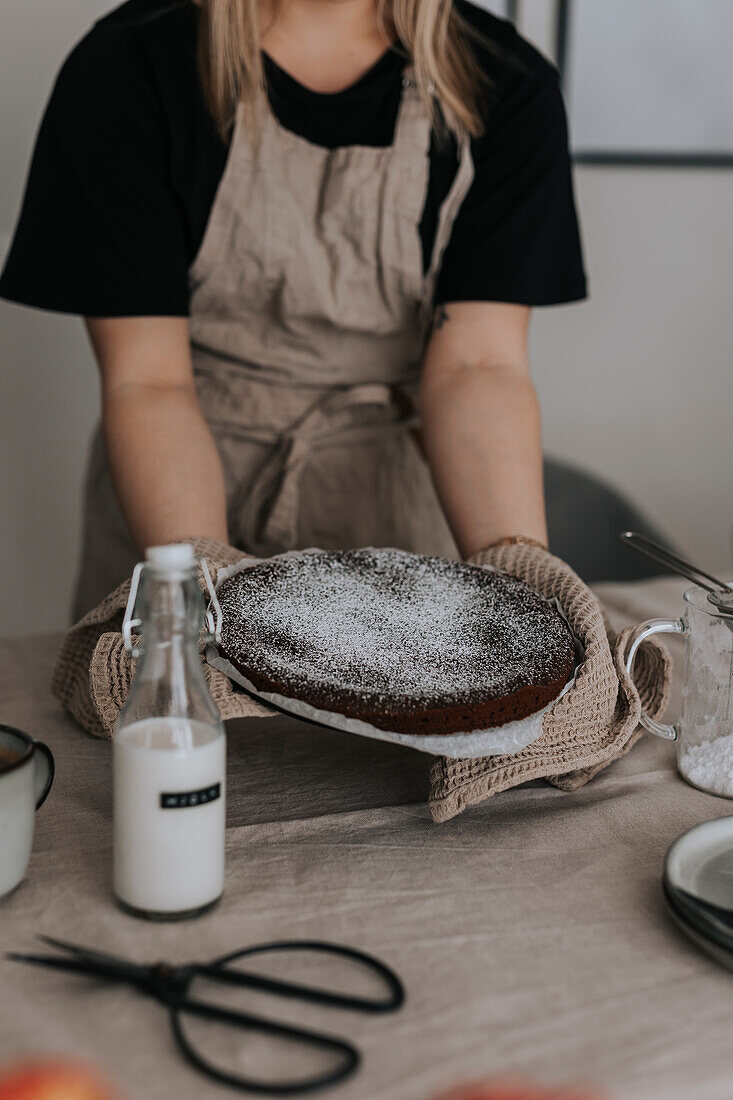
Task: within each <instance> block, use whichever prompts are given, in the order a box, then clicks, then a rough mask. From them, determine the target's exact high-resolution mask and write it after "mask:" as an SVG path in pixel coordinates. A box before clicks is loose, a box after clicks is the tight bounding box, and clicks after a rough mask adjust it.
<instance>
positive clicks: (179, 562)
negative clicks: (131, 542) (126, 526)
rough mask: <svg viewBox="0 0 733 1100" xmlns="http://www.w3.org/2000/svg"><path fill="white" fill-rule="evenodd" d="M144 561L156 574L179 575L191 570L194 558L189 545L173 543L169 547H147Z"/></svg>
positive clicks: (191, 547) (186, 543)
mask: <svg viewBox="0 0 733 1100" xmlns="http://www.w3.org/2000/svg"><path fill="white" fill-rule="evenodd" d="M145 560H146V562H147V563H148V565H150V566H152V568H153V569H154V570H155V572H156V573H181V572H184V571H185V570H187V569H190V568H191V566H192V565H193V564H194V561H195V558H194V553H193V546H191V544H190V543H188V542H175V543H171V544H170V545H169V546H148V548H147V549H146V551H145Z"/></svg>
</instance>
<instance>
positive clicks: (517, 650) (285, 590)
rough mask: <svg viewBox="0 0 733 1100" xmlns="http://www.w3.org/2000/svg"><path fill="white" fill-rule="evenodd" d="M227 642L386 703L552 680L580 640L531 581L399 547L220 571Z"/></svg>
mask: <svg viewBox="0 0 733 1100" xmlns="http://www.w3.org/2000/svg"><path fill="white" fill-rule="evenodd" d="M218 597H219V602H220V604H221V608H222V612H223V617H224V621H223V628H222V641H221V649H222V651H223V652H224V653H225V655H226V656H227V657H228V658H229V659H230V660H232V661H233V662H235V663H236V664H237V665H239V666H240V667H242V668H243V669H249V670H251V671H252V672H254V673H259V674H261V675H264V676H268V677H270V678H271V679H273V680H275V681H278V682H280V683H283V684H287V686H288V689H289V693H290V694H292V695H294V696H296V697H298V698H304V699H307V698H308V697H309V694H311V693H312V692H313V691H314V690H315V691H318V692H325V693H326V694H331V693H333V694H334V695H338V696H339V697H341V698H348V697H349V696H351V697H352V698H358V699H360V700H361V701H365V702H369V703H371V704H373V705H374V706H377V707H380V708H383V709H386V710H396V709H404V708H407V709H412V708H414V707H416V706H421V707H435V706H445V705H454V704H456V703H460V702H463V701H466V700H468V699H470V700H472V701H474V702H483V701H487V700H491V699H496V698H500V697H502V696H505V695H509V694H511V693H512V692H515V691H518V690H519V689H520V688H522V687H526V686H528V685H538V686H539V685H546V684H550V683H553V682H554V681H556V680H557V679H558V677H559V676H560V675H561V674H562V672H563V671H564V670H566V669H567V668H568V667H569V665H571V664H572V659H573V641H572V636H571V634H570V631H569V629H568V627H567V625H566V624H565V622H564V621H563V619H562V617H561V616H560V615H559V614H558V613H557V611H556V609H555V608H554V607H552V606H551V605H550V604H549V603H548V602H547V601H546V600H545V599H543V597H542V596H540V595H539V593H537V592H535V591H534V589H532V588H530V587H528V586H527V585H525V584H522V583H521V582H520V581H517V580H514V579H513V578H511V577H507V576H505V575H503V574H500V573H492V572H488V571H486V570H482V569H478V568H476V567H474V566H469V565H464V564H462V563H459V562H453V561H448V560H445V559H443V558H427V557H422V556H420V555H416V554H408V553H406V552H403V551H400V550H373V549H370V550H345V551H337V552H333V553H329V552H325V551H304V552H302V553H299V554H288V555H284V556H282V557H279V558H273V559H270V560H269V561H266V562H263V563H261V564H259V565H256V566H252V567H251V568H248V569H244V570H242V572H240V573H238V574H236V575H235V576H234V577H231V578H229V579H228V580H226V581H224V583H223V584H222V585H221V586H220V588H219V591H218Z"/></svg>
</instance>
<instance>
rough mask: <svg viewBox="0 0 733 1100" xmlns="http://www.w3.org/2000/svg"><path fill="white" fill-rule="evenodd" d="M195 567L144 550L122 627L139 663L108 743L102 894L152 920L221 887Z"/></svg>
mask: <svg viewBox="0 0 733 1100" xmlns="http://www.w3.org/2000/svg"><path fill="white" fill-rule="evenodd" d="M196 564H197V563H196V560H195V558H194V554H193V549H192V547H191V546H189V545H184V544H176V545H172V546H155V547H151V548H150V549H148V550H147V552H146V561H145V563H144V564H141V565H139V566H138V567H137V568H136V570H135V574H134V575H133V583H132V586H131V590H130V600H129V602H128V606H127V612H126V614H125V621H124V624H123V633H124V636H125V641H126V644H127V645H128V648H129V649H130V650H131V652H132V653H133V654H134V656H137V657H138V658H139V660H138V665H137V671H136V673H135V678H134V680H133V683H132V686H131V688H130V693H129V695H128V697H127V702H126V704H125V706H124V707H123V709H122V711H121V713H120V716H119V719H118V722H117V727H116V730H115V735H114V742H113V786H114V794H113V806H114V892H115V895H116V897H117V900H118V901H119V902H120V904H121V905H122V907H123V908H124V909H127V910H129V911H132V912H133V913H135V914H136V915H138V916H143V917H148V918H151V919H159V920H165V919H168V920H171V919H180V918H184V917H191V916H196V915H198V914H199V913H202V912H204V911H205V910H206V909H208V908H210V907H211V906H213V905H214V904H215V903H216V902H217V901H218V900H219V898H220V897H221V894H222V891H223V889H224V806H225V763H226V760H225V758H226V739H225V736H224V727H223V725H222V723H221V720H220V718H219V715H218V713H217V710H216V707H215V706H214V703H213V701H212V699H211V696H210V695H209V690H208V687H207V685H206V680H205V679H204V675H203V671H202V668H201V659H200V657H199V649H198V641H199V634H200V631H201V627H202V626H203V623H204V604H203V599H202V595H201V591H200V589H199V586H198V583H197V580H196ZM202 565H203V566H204V572H205V576H206V580H207V582H208V584H209V589H210V591H211V593H212V596H213V589H212V587H211V579H210V577H209V576H208V570H206V569H205V563H203V562H202ZM138 584H139V598H138V595H137V594H138ZM212 602H213V604H214V606H215V607H216V608H217V611H218V604H216V600H215V597H214V599H213V601H212ZM136 603H137V607H138V615H139V617H138V618H135V619H133V617H132V616H133V615H134V614H135V605H136ZM209 622H210V628H211V625H212V624H211V620H210V616H209ZM133 628H136V629H138V630H139V633H140V636H141V638H140V642H139V644H138V646H136V647H133V645H132V635H131V631H132V629H133Z"/></svg>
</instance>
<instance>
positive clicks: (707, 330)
mask: <svg viewBox="0 0 733 1100" xmlns="http://www.w3.org/2000/svg"><path fill="white" fill-rule="evenodd" d="M107 6H108V5H107V4H106V3H100V2H97V0H64V2H63V3H62V4H61V3H58V0H26V2H25V3H24V4H16V5H13V6H12V15H9V14H8V11H4V12H3V14H2V16H0V140H1V141H2V149H3V156H2V159H1V160H0V238H2V237H5V238H7V236H8V235H9V233H10V232H11V229H12V225H13V223H14V220H15V216H16V212H17V205H18V201H19V196H20V192H21V189H22V183H23V179H24V176H25V170H26V166H27V163H28V159H29V156H30V151H31V145H32V138H33V134H34V131H35V128H36V125H37V121H38V118H39V116H40V114H41V111H42V108H43V104H44V102H45V100H46V97H47V94H48V90H49V88H50V85H51V82H52V80H53V76H54V73H55V71H56V69H57V67H58V64H59V61H60V59H61V57H62V55H63V54H64V52H65V51H66V49H67V48H68V47H69V46H70V45H71V44H72V43H73V42H74V41H75V39H76V38H77V37H78V36H79V34H80V33H81V32H82V31H83V30H84V29H85V28H86V26H88V25H89V24H90V23H91V22H92V20H93V19H94V18H95V17H96V16H97V15H98V14H100V13H101V12H103V11H104V10H105V8H106V7H107ZM524 7H525V9H526V12H527V14H530V13H532V14H533V17H534V18H535V23H534V27H533V28H531V27H530V28H529V29H530V31H531V33H533V34H534V37H535V38H536V39H537V40H538V41H539V42H540V44H543V45H549V35H550V31H551V21H550V20H549V19H548V17H547V4H546V0H524ZM545 39H547V41H544V40H545ZM577 187H578V198H579V202H580V207H581V213H582V219H583V225H584V236H585V242H586V250H587V262H588V268H589V271H590V274H591V285H592V295H593V296H592V299H591V301H590V303H588V304H586V305H583V306H571V307H567V308H561V309H553V310H544V311H542V310H541V311H538V312H537V316H536V319H535V321H534V324H533V332H532V352H533V362H534V367H535V377H536V380H537V384H538V388H539V391H540V395H541V398H542V403H543V408H544V417H545V440H546V446H547V449H548V450H549V451H550V452H551V453H553V454H556V455H559V456H562V457H565V458H568V459H570V460H572V461H574V462H577V463H578V464H581V465H583V466H586V467H588V468H589V469H591V470H593V471H596V472H598V473H601V474H603V475H604V476H605V477H606V478H607V479H608V480H609V481H611V482H612V483H614V484H616V485H617V486H619V487H621V488H623V489H624V490H625V491H626V492H628V493H629V494H630V495H631V496H632V497H633V498H634V500H635V501H636V502H637V503H638V504H640V505H641V506H642V507H643V508H644V509H646V511H647V512H648V513H649V515H650V516H651V517H653V518H654V519H655V520H656V521H657V522H658V523H659V524H660V525H661V526H662V527H663V528H664V529H665V530H666V531H667V532H668V533H669V534H670V535H671V536H673V537H674V538H675V539H676V540H677V541H678V542H679V543H680V544H681V545H682V546H684V547H686V548H687V549H688V550H689V552H690V553H693V554H696V555H698V556H699V557H700V558H701V559H704V560H705V561H708V562H710V563H711V565H713V566H715V567H721V568H723V567H726V566H728V567H729V566H730V565H731V561H732V557H731V554H732V549H731V527H732V526H733V507H732V505H733V493H732V492H731V487H730V471H731V470H732V469H733V407H732V406H733V401H731V396H732V390H733V388H732V387H731V358H732V352H731V348H733V308H732V306H731V281H732V279H731V277H732V275H733V258H732V257H733V249H732V248H731V246H732V245H733V204H732V203H731V200H730V189H731V176H730V173H728V172H719V173H716V172H695V171H692V172H686V171H652V170H645V171H638V170H631V169H598V168H583V169H580V170H579V171H578V177H577ZM60 216H61V214H60ZM0 362H1V363H2V370H0V463H1V464H2V465H1V467H0V468H2V471H3V477H2V478H1V479H0V515H2V517H3V524H2V531H3V538H2V542H1V543H0V635H12V634H15V633H17V632H19V631H20V632H31V631H46V630H55V629H58V628H61V627H62V626H63V625H64V623H65V620H66V613H67V607H68V603H69V596H70V591H71V585H72V579H73V572H74V564H75V558H76V553H77V547H78V516H79V499H80V482H81V476H82V470H83V461H84V454H85V451H86V445H87V440H88V435H89V432H90V429H91V425H92V423H93V419H94V414H95V407H96V401H97V383H96V378H95V372H94V367H93V364H92V360H91V356H90V354H89V351H88V349H87V346H86V342H85V338H84V336H83V333H82V329H81V324H80V322H78V321H76V320H74V319H71V318H66V317H56V316H50V315H45V314H41V313H37V312H36V311H33V310H25V309H21V308H19V307H15V306H10V305H7V304H5V303H0Z"/></svg>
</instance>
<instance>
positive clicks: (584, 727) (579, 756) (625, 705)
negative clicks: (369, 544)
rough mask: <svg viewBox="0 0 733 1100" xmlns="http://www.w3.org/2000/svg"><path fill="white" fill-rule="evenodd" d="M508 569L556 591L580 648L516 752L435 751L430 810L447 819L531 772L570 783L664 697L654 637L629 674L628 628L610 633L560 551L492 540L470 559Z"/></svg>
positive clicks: (665, 666) (585, 775)
mask: <svg viewBox="0 0 733 1100" xmlns="http://www.w3.org/2000/svg"><path fill="white" fill-rule="evenodd" d="M469 560H470V561H471V563H472V564H474V565H481V566H488V567H491V568H494V569H498V570H500V571H501V572H504V573H509V574H511V575H512V576H514V577H518V578H519V580H522V581H525V582H526V583H527V584H530V585H532V587H533V588H536V589H537V590H538V591H539V592H541V593H542V595H543V596H545V597H547V598H548V599H552V598H557V600H558V601H559V603H560V606H561V607H562V608H563V610H564V612H565V614H566V615H567V618H568V621H569V623H570V625H571V627H572V628H573V630H574V631H575V633H576V634H577V635H578V637H579V638H580V640H581V642H582V643H583V645H584V647H585V659H584V661H583V663H582V665H581V666H580V667H579V669H578V671H577V673H576V678H575V684H574V685H573V687H572V688H571V689H570V690H569V691H568V692H567V693H566V694H565V695H563V696H562V698H560V699H558V701H557V702H556V703H555V705H554V706H553V707H551V708H550V710H549V711H548V712H547V714H546V715H545V718H544V719H543V723H542V726H543V733H542V736H541V737H540V738H538V740H537V741H534V742H533V743H532V744H531V745H528V746H527V748H525V749H522V751H521V752H518V753H513V754H511V755H506V756H487V757H483V758H481V759H477V760H448V759H446V758H445V757H436V759H435V762H434V764H433V767H432V771H431V793H430V813H431V815H432V817H433V820H434V821H447V820H448V819H449V818H451V817H454V816H455V815H456V814H459V813H461V811H462V810H464V809H466V807H468V806H472V805H474V804H475V803H477V802H483V801H484V800H485V799H486V798H489V797H490V796H491V795H494V794H498V793H499V792H500V791H505V790H507V789H509V788H510V787H516V786H518V785H519V784H520V783H526V782H528V780H530V779H539V778H544V779H547V780H549V782H551V783H554V784H555V786H557V787H561V788H562V789H563V790H569V791H572V790H575V789H577V788H578V787H581V786H582V785H583V784H584V783H587V782H588V780H589V779H592V778H593V776H594V775H596V773H597V772H599V771H600V770H601V769H602V768H605V767H606V765H607V764H610V763H611V761H612V760H615V759H616V758H617V757H618V756H621V755H623V753H625V752H627V751H628V750H629V749H630V748H631V746H632V745H633V743H634V742H635V741H636V740H637V738H638V737H639V736H640V734H641V730H640V728H639V717H640V714H641V708H642V706H643V707H644V709H645V710H646V711H647V712H648V713H649V714H650V715H652V717H658V716H659V715H660V714H661V713H662V712H663V710H664V708H665V706H666V704H667V699H668V697H669V680H670V661H669V656H668V654H667V651H666V650H665V649H664V647H663V646H662V645H660V644H659V643H658V642H657V641H656V640H655V639H649V640H648V641H647V642H645V643H644V644H643V645H642V646H641V647H640V648H639V651H638V653H637V656H636V661H635V665H634V681H632V680H631V679H630V677H629V676H628V674H627V672H626V669H625V666H624V653H625V650H626V645H627V642H628V638H629V635H630V634H631V632H632V629H633V628H632V627H629V628H627V629H626V630H624V631H622V632H621V633H620V634H619V635H618V636H615V634H614V632H613V631H612V630H611V628H610V625H609V623H608V621H607V619H606V616H605V614H604V612H603V608H602V607H601V605H600V603H599V601H598V600H597V598H596V597H595V596H594V595H593V593H592V592H591V591H590V589H589V588H588V587H587V585H585V584H584V583H583V582H582V581H581V579H580V577H578V575H577V574H576V573H574V572H573V570H572V569H571V568H570V566H569V565H566V563H565V562H563V561H561V560H560V559H559V558H556V557H554V556H553V555H552V554H550V553H548V552H547V551H546V550H542V549H540V548H539V547H535V546H523V545H512V546H498V547H492V548H491V549H489V550H484V551H482V552H481V553H479V554H476V555H474V556H473V557H472V558H470V559H469Z"/></svg>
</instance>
